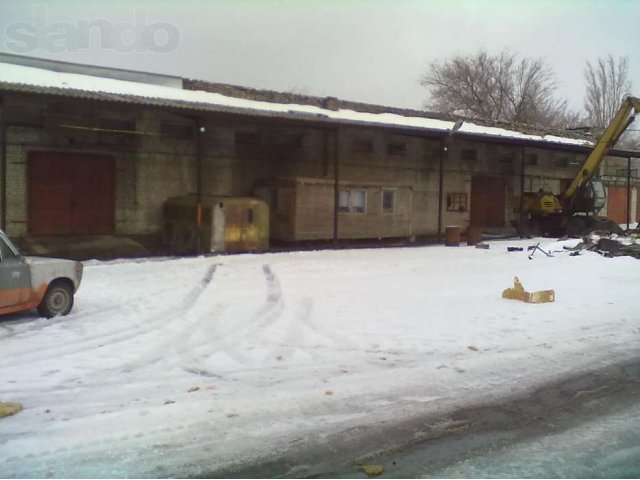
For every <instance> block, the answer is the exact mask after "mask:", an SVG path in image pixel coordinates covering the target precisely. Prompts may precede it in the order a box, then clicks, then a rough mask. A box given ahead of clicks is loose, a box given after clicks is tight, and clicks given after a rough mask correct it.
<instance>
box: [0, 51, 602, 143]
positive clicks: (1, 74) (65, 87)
mask: <svg viewBox="0 0 640 480" xmlns="http://www.w3.org/2000/svg"><path fill="white" fill-rule="evenodd" d="M3 86H5V87H6V86H16V87H18V86H25V87H39V88H46V89H56V90H62V91H66V92H69V93H72V92H87V93H106V94H112V95H117V96H128V97H135V98H138V99H140V100H141V101H144V100H145V99H146V100H149V101H150V100H169V101H176V102H180V103H182V104H187V105H190V106H192V107H193V108H198V107H208V108H209V109H216V108H220V109H221V110H225V111H228V110H230V109H231V110H234V109H237V110H241V111H244V112H246V111H254V112H256V113H271V114H274V115H286V116H291V115H302V116H305V117H309V116H310V115H311V116H315V117H318V118H323V119H330V120H335V121H338V122H341V121H342V122H357V123H366V124H371V125H380V126H395V127H405V128H412V129H418V130H424V131H431V132H443V133H444V132H451V130H452V129H453V127H454V125H455V122H453V121H448V120H439V119H434V118H426V117H418V116H404V115H399V114H395V113H366V112H358V111H355V110H350V109H339V110H330V109H325V108H321V107H317V106H313V105H299V104H290V103H272V102H265V101H258V100H250V99H245V98H237V97H231V96H226V95H222V94H219V93H213V92H205V91H199V90H183V89H178V88H172V87H167V86H160V85H151V84H147V83H139V82H133V81H127V80H118V79H113V78H104V77H97V76H91V75H84V74H78V73H68V72H56V71H52V70H47V69H43V68H35V67H29V66H23V65H15V64H11V63H0V89H1V88H2V87H3ZM183 106H184V105H183ZM457 132H458V133H460V134H471V135H486V136H491V137H501V138H508V139H514V140H527V141H535V142H545V143H553V144H561V145H574V146H591V145H593V144H592V142H590V141H588V140H581V139H574V138H566V137H559V136H554V135H533V134H526V133H523V132H519V131H516V130H507V129H504V128H498V127H488V126H482V125H478V124H475V123H472V122H466V121H465V122H464V123H463V124H462V126H461V127H460V128H459V129H458V130H457Z"/></svg>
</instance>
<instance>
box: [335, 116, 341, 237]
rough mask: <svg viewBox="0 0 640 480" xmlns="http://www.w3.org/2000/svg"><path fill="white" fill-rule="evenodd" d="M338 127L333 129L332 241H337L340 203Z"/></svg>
mask: <svg viewBox="0 0 640 480" xmlns="http://www.w3.org/2000/svg"><path fill="white" fill-rule="evenodd" d="M338 149H339V145H338V129H337V128H336V129H335V130H334V131H333V243H334V244H337V243H338V208H339V204H340V190H339V189H338V185H339V181H340V169H339V167H338V163H339V162H338V157H339V155H338Z"/></svg>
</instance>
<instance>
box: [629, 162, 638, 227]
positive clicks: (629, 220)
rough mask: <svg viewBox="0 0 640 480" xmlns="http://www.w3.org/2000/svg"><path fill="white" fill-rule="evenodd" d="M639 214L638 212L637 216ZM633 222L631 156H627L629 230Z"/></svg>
mask: <svg viewBox="0 0 640 480" xmlns="http://www.w3.org/2000/svg"><path fill="white" fill-rule="evenodd" d="M637 215H638V214H637V213H636V216H637ZM630 222H631V157H627V230H629V223H630Z"/></svg>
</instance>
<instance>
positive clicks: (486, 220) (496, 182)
mask: <svg viewBox="0 0 640 480" xmlns="http://www.w3.org/2000/svg"><path fill="white" fill-rule="evenodd" d="M504 208H505V181H504V178H500V177H485V176H476V177H473V178H472V179H471V226H473V227H504Z"/></svg>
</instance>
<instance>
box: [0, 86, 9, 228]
mask: <svg viewBox="0 0 640 480" xmlns="http://www.w3.org/2000/svg"><path fill="white" fill-rule="evenodd" d="M5 116H6V114H5V109H4V98H3V97H0V177H2V179H1V180H0V182H1V183H0V202H2V212H1V213H0V228H2V230H5V231H6V229H7V121H6V118H5Z"/></svg>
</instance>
